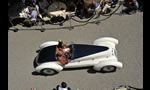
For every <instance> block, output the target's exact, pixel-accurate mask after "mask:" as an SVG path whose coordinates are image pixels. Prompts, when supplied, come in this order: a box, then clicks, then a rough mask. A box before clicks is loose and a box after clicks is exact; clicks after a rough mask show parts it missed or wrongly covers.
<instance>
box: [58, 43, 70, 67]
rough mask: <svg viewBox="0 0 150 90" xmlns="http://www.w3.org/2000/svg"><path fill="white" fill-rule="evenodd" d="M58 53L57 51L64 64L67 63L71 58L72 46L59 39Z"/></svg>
mask: <svg viewBox="0 0 150 90" xmlns="http://www.w3.org/2000/svg"><path fill="white" fill-rule="evenodd" d="M57 47H58V53H57V59H58V60H59V61H60V62H61V63H62V64H64V65H65V64H67V63H68V62H69V61H70V60H69V57H68V55H69V53H70V48H69V47H68V46H67V44H65V43H63V42H62V41H59V43H58V46H57Z"/></svg>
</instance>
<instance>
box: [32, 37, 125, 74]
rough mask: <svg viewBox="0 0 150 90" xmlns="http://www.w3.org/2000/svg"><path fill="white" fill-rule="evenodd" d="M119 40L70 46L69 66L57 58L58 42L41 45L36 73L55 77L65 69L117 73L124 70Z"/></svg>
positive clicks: (104, 39) (102, 40) (35, 61)
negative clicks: (86, 68) (117, 48)
mask: <svg viewBox="0 0 150 90" xmlns="http://www.w3.org/2000/svg"><path fill="white" fill-rule="evenodd" d="M117 44H118V40H117V39H115V38H111V37H103V38H99V39H96V40H95V41H94V42H93V45H87V44H70V45H69V47H70V48H71V51H70V55H69V59H70V61H69V62H68V63H67V64H65V65H64V64H62V63H61V62H60V61H59V60H57V58H56V49H57V46H58V41H49V42H45V43H43V44H41V45H40V49H39V50H38V55H37V56H36V58H35V60H34V68H35V71H36V72H38V73H41V74H45V75H54V74H57V73H59V72H60V71H62V70H63V69H65V68H79V67H93V69H94V70H95V71H97V72H106V73H107V72H115V71H116V69H117V68H122V67H123V64H122V63H121V62H119V61H118V58H117V51H116V48H115V46H116V45H117Z"/></svg>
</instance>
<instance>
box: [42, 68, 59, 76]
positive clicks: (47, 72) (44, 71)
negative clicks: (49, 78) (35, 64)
mask: <svg viewBox="0 0 150 90" xmlns="http://www.w3.org/2000/svg"><path fill="white" fill-rule="evenodd" d="M57 73H58V72H57V71H56V70H54V69H51V68H44V69H42V70H41V74H43V75H55V74H57Z"/></svg>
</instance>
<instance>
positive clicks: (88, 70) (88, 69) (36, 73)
mask: <svg viewBox="0 0 150 90" xmlns="http://www.w3.org/2000/svg"><path fill="white" fill-rule="evenodd" d="M79 70H87V73H89V74H96V73H101V74H106V73H113V72H101V71H99V72H98V71H95V70H94V69H93V67H81V68H68V69H63V70H62V72H63V71H64V72H65V71H79ZM57 74H59V73H56V74H54V75H45V74H41V73H38V72H36V71H33V72H32V75H34V76H55V75H57Z"/></svg>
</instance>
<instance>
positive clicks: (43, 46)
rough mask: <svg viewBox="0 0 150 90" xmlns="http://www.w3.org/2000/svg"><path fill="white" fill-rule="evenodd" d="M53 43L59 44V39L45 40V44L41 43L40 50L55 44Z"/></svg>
mask: <svg viewBox="0 0 150 90" xmlns="http://www.w3.org/2000/svg"><path fill="white" fill-rule="evenodd" d="M53 45H58V41H48V42H45V43H43V44H41V45H40V47H39V48H40V50H41V49H43V48H45V47H48V46H53Z"/></svg>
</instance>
